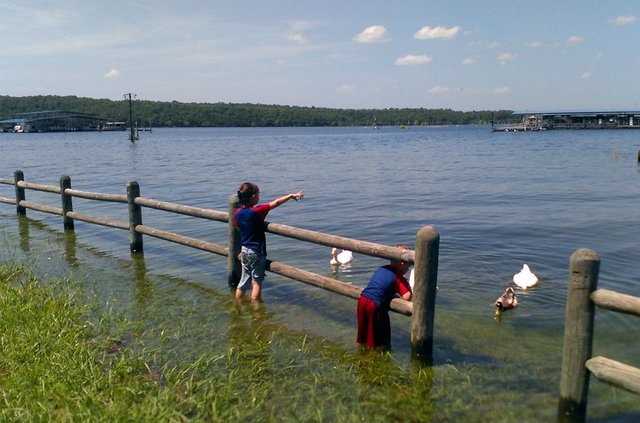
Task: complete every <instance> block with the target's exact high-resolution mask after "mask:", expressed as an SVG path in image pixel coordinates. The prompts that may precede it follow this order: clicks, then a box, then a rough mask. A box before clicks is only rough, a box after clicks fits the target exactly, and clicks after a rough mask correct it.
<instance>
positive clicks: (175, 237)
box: [135, 225, 229, 256]
mask: <svg viewBox="0 0 640 423" xmlns="http://www.w3.org/2000/svg"><path fill="white" fill-rule="evenodd" d="M135 230H136V232H139V233H141V234H144V235H149V236H152V237H154V238H160V239H164V240H166V241H171V242H175V243H176V244H182V245H186V246H188V247H192V248H197V249H198V250H203V251H209V252H211V253H215V254H218V255H221V256H228V255H229V249H228V248H227V247H224V246H222V245H218V244H214V243H213V242H207V241H203V240H201V239H197V238H190V237H187V236H184V235H179V234H176V233H173V232H168V231H162V230H160V229H156V228H152V227H149V226H144V225H137V226H136V228H135Z"/></svg>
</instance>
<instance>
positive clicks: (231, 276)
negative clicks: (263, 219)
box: [227, 194, 242, 288]
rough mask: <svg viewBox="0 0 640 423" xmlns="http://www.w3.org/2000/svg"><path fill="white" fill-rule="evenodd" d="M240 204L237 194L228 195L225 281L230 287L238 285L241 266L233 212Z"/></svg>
mask: <svg viewBox="0 0 640 423" xmlns="http://www.w3.org/2000/svg"><path fill="white" fill-rule="evenodd" d="M239 206H240V201H239V200H238V195H237V194H233V195H232V196H230V197H229V230H228V238H229V239H228V242H229V246H228V250H229V256H228V257H227V282H228V283H229V286H230V287H231V288H235V287H236V286H238V282H240V276H241V274H242V267H241V265H240V260H238V254H240V248H241V243H240V231H239V230H238V228H237V227H236V223H235V219H234V214H235V211H236V209H237V208H238V207H239Z"/></svg>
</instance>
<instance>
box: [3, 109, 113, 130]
mask: <svg viewBox="0 0 640 423" xmlns="http://www.w3.org/2000/svg"><path fill="white" fill-rule="evenodd" d="M105 121H106V119H104V118H101V117H100V116H96V115H92V114H89V113H82V112H72V111H66V110H41V111H38V112H26V113H17V114H16V115H15V116H14V117H10V118H7V119H3V120H0V129H1V130H2V131H4V132H69V131H97V130H100V129H101V128H102V127H103V125H104V122H105Z"/></svg>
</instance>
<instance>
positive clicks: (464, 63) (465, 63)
mask: <svg viewBox="0 0 640 423" xmlns="http://www.w3.org/2000/svg"><path fill="white" fill-rule="evenodd" d="M474 63H476V59H474V58H472V57H467V58H466V59H462V60H461V61H460V64H461V65H462V66H469V65H473V64H474Z"/></svg>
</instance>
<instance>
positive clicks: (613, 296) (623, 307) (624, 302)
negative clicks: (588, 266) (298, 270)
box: [589, 289, 640, 316]
mask: <svg viewBox="0 0 640 423" xmlns="http://www.w3.org/2000/svg"><path fill="white" fill-rule="evenodd" d="M589 297H590V298H591V301H593V302H594V304H595V305H597V306H598V307H602V308H605V309H607V310H612V311H617V312H620V313H626V314H631V315H634V316H640V297H635V296H633V295H627V294H621V293H619V292H615V291H610V290H608V289H596V290H595V291H593V292H592V293H591V295H590V296H589Z"/></svg>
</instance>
